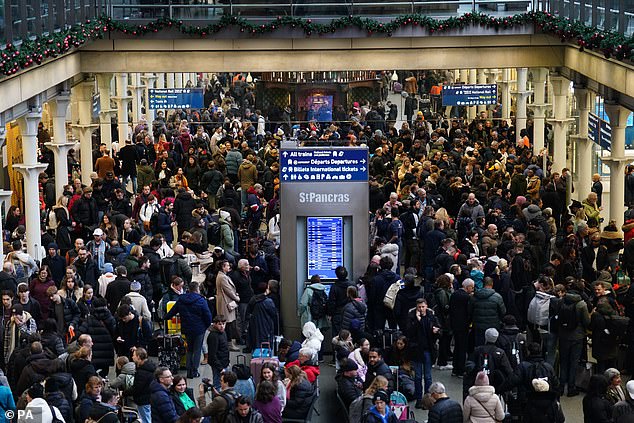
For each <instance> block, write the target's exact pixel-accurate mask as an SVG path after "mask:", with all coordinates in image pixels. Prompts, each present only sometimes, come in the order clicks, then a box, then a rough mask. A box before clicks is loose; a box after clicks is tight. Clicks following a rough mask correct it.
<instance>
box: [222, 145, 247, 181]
mask: <svg viewBox="0 0 634 423" xmlns="http://www.w3.org/2000/svg"><path fill="white" fill-rule="evenodd" d="M242 160H244V159H243V158H242V154H241V153H240V151H239V150H235V149H234V150H231V151H228V152H227V156H226V157H225V165H226V169H227V174H228V175H237V174H238V169H239V168H240V164H242Z"/></svg>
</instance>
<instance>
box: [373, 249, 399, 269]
mask: <svg viewBox="0 0 634 423" xmlns="http://www.w3.org/2000/svg"><path fill="white" fill-rule="evenodd" d="M377 253H378V254H379V255H380V256H381V258H383V257H389V258H391V259H392V263H393V265H392V269H390V270H392V272H396V271H397V269H398V245H397V244H385V245H384V246H383V248H381V251H377Z"/></svg>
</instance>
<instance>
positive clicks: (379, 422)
mask: <svg viewBox="0 0 634 423" xmlns="http://www.w3.org/2000/svg"><path fill="white" fill-rule="evenodd" d="M389 402H390V396H389V395H388V394H387V392H385V391H384V390H383V389H379V390H378V391H376V392H375V393H374V395H373V396H372V403H373V404H374V405H373V406H372V407H370V409H369V410H368V412H367V414H366V418H365V423H397V422H398V418H397V417H396V415H395V414H394V412H393V411H392V410H391V409H390V407H389V406H388V404H389Z"/></svg>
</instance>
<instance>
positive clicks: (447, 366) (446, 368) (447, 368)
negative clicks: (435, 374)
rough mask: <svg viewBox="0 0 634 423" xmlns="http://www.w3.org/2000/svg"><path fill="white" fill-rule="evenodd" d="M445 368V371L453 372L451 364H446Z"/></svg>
mask: <svg viewBox="0 0 634 423" xmlns="http://www.w3.org/2000/svg"><path fill="white" fill-rule="evenodd" d="M444 367H445V370H453V365H451V364H447V365H446V366H444Z"/></svg>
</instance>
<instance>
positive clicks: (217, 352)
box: [207, 327, 229, 369]
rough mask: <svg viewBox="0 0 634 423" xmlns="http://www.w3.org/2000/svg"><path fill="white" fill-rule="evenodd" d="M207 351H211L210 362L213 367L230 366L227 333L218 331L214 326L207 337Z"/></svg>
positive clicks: (223, 367)
mask: <svg viewBox="0 0 634 423" xmlns="http://www.w3.org/2000/svg"><path fill="white" fill-rule="evenodd" d="M207 351H208V352H209V361H208V362H209V365H210V366H211V368H212V369H226V368H227V366H229V343H228V342H227V333H226V332H218V330H217V329H216V328H214V327H212V328H211V330H210V331H209V336H208V337H207Z"/></svg>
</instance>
